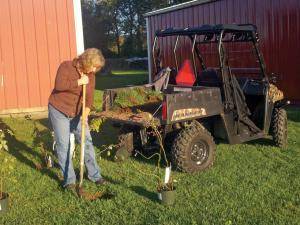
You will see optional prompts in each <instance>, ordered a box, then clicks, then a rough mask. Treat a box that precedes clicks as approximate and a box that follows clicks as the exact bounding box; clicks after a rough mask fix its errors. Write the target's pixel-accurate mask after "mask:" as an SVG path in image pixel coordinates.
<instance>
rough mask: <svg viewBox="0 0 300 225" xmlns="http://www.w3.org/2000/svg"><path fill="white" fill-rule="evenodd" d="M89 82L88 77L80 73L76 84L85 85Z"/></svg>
mask: <svg viewBox="0 0 300 225" xmlns="http://www.w3.org/2000/svg"><path fill="white" fill-rule="evenodd" d="M88 83H89V77H88V76H87V75H84V74H83V75H82V76H81V78H80V79H78V80H77V84H78V86H81V85H85V84H88Z"/></svg>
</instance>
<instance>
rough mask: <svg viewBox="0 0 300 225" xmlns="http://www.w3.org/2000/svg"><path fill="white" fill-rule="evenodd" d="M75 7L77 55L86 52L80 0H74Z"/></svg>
mask: <svg viewBox="0 0 300 225" xmlns="http://www.w3.org/2000/svg"><path fill="white" fill-rule="evenodd" d="M73 7H74V22H75V32H76V47H77V55H80V54H81V53H83V52H84V39H83V27H82V12H81V2H80V0H73Z"/></svg>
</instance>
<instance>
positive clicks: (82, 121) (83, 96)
mask: <svg viewBox="0 0 300 225" xmlns="http://www.w3.org/2000/svg"><path fill="white" fill-rule="evenodd" d="M85 101H86V84H84V85H83V86H82V115H81V146H80V180H79V189H81V187H82V181H83V172H84V145H85V123H86V121H85V118H86V112H85Z"/></svg>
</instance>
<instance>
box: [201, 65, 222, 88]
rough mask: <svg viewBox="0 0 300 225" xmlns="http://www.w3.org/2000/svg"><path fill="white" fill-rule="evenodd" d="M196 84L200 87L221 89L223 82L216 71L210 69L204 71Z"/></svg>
mask: <svg viewBox="0 0 300 225" xmlns="http://www.w3.org/2000/svg"><path fill="white" fill-rule="evenodd" d="M196 84H197V85H198V86H205V87H221V85H222V80H221V78H220V76H219V74H218V72H217V71H216V70H215V69H213V68H208V69H206V70H203V71H202V72H201V73H200V74H199V75H198V76H197V82H196Z"/></svg>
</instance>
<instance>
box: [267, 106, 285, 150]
mask: <svg viewBox="0 0 300 225" xmlns="http://www.w3.org/2000/svg"><path fill="white" fill-rule="evenodd" d="M270 134H271V135H272V137H273V140H274V142H275V145H276V146H278V147H280V148H286V147H287V113H286V111H285V110H284V109H278V108H275V109H274V111H273V115H272V121H271V127H270Z"/></svg>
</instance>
